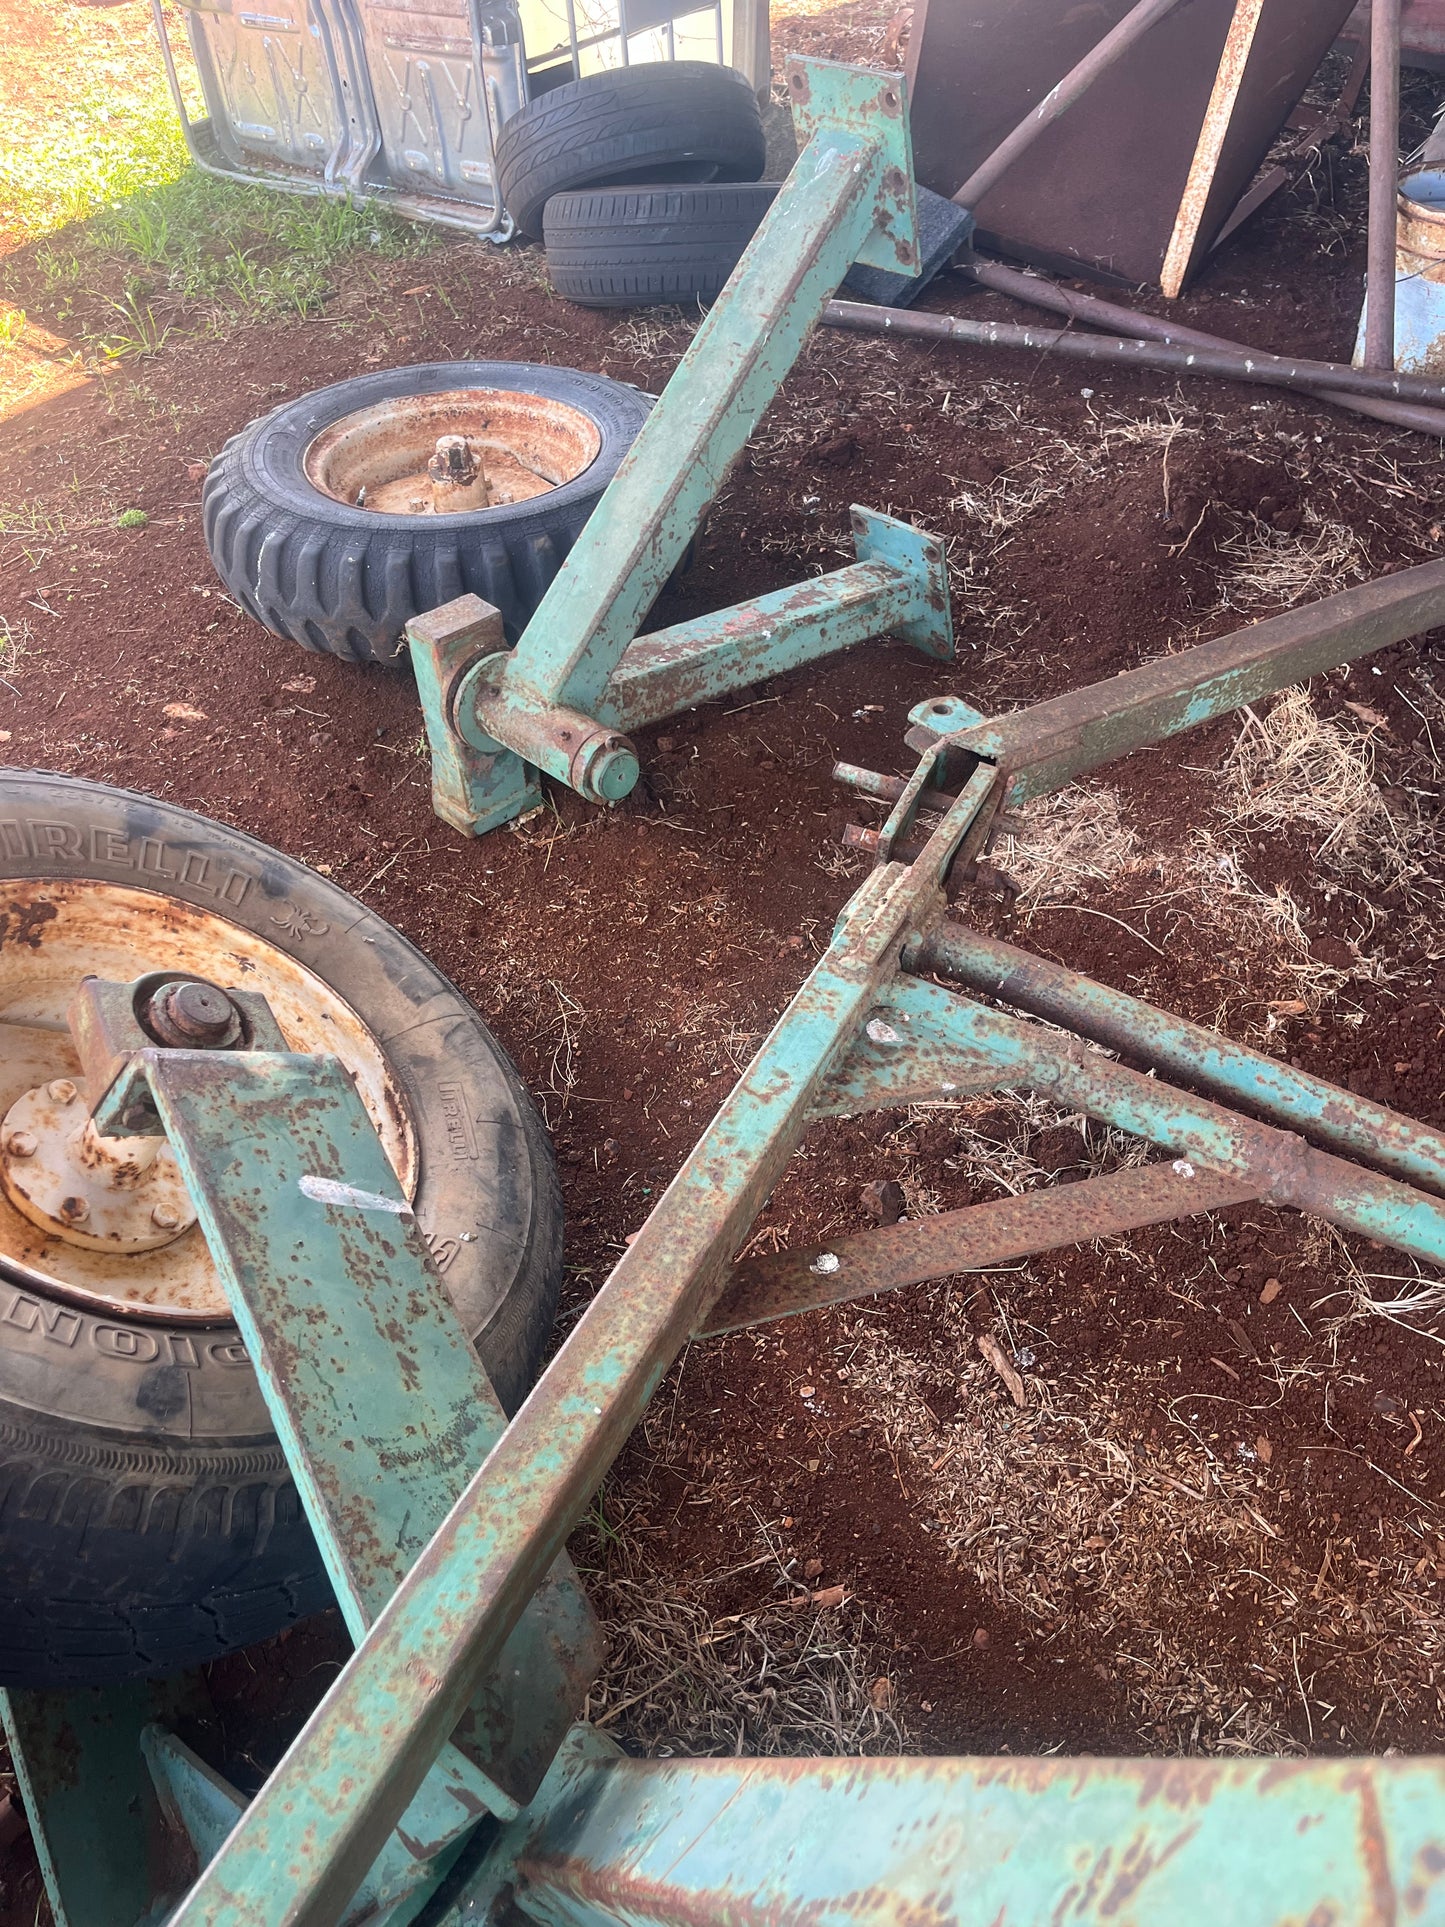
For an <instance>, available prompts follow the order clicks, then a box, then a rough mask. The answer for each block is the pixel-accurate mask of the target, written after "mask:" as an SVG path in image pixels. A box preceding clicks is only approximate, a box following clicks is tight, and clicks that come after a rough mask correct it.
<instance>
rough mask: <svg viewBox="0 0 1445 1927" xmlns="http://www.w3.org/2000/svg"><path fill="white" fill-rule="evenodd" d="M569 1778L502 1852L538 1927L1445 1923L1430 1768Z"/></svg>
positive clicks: (652, 1765) (1079, 1763) (925, 1765)
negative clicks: (537, 1820)
mask: <svg viewBox="0 0 1445 1927" xmlns="http://www.w3.org/2000/svg"><path fill="white" fill-rule="evenodd" d="M558 1780H559V1783H558V1784H557V1786H556V1788H555V1790H553V1789H551V1788H549V1792H550V1793H551V1798H550V1800H549V1804H548V1810H547V1811H546V1813H545V1815H544V1816H543V1817H542V1819H541V1822H540V1825H536V1826H534V1828H533V1829H532V1831H531V1832H530V1834H529V1835H527V1836H526V1837H524V1838H522V1839H520V1840H519V1841H518V1843H517V1844H515V1845H510V1859H509V1871H510V1884H511V1888H512V1891H513V1893H514V1895H515V1898H516V1901H517V1903H518V1905H519V1906H520V1907H521V1908H522V1909H523V1911H524V1912H525V1913H527V1914H529V1915H530V1916H531V1917H532V1919H533V1920H535V1921H538V1922H540V1923H541V1927H705V1924H709V1923H711V1924H713V1927H780V1924H785V1927H801V1923H807V1927H859V1923H860V1922H865V1921H866V1922H877V1923H882V1927H904V1924H905V1923H919V1922H933V1923H947V1927H1182V1924H1183V1923H1187V1922H1194V1923H1199V1927H1206V1923H1207V1924H1208V1927H1286V1923H1294V1924H1297V1927H1304V1924H1305V1923H1315V1924H1316V1927H1326V1924H1327V1923H1335V1924H1336V1927H1346V1923H1348V1924H1349V1927H1395V1923H1397V1922H1398V1923H1403V1922H1405V1921H1410V1922H1415V1923H1419V1924H1420V1927H1440V1923H1442V1922H1445V1761H1442V1760H1440V1759H1434V1758H1425V1759H1413V1760H1404V1759H1390V1760H1382V1759H1352V1760H1344V1759H1341V1760H1294V1759H1263V1760H1260V1759H1256V1760H1229V1761H1224V1760H1108V1759H1084V1760H1078V1759H1057V1758H1047V1759H1028V1760H1015V1759H1007V1758H992V1759H922V1760H920V1759H866V1760H837V1759H833V1760H793V1759H783V1760H776V1759H767V1760H716V1759H710V1760H618V1761H596V1762H592V1761H587V1760H585V1759H578V1760H576V1761H575V1762H573V1763H572V1764H571V1765H570V1767H569V1770H568V1771H567V1772H566V1773H565V1775H559V1776H558ZM525 1826H526V1822H522V1823H520V1824H519V1826H518V1827H517V1828H516V1829H513V1830H512V1831H513V1832H514V1833H515V1834H518V1835H521V1834H522V1833H523V1829H524V1828H525ZM480 1917H481V1916H480V1915H474V1916H473V1918H480Z"/></svg>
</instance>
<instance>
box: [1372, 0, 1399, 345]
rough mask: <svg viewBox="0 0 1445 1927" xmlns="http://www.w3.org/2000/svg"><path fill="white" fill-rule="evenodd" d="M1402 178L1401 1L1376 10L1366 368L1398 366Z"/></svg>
mask: <svg viewBox="0 0 1445 1927" xmlns="http://www.w3.org/2000/svg"><path fill="white" fill-rule="evenodd" d="M1399 174H1400V0H1373V4H1372V5H1371V8H1370V214H1369V222H1370V225H1369V242H1368V265H1367V268H1366V280H1365V366H1366V367H1367V368H1374V369H1383V368H1393V367H1394V365H1395V197H1396V194H1397V192H1398V189H1399Z"/></svg>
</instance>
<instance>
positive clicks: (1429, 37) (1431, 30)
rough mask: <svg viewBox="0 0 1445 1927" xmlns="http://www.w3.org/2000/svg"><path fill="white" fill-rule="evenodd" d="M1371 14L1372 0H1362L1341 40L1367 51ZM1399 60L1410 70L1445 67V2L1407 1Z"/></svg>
mask: <svg viewBox="0 0 1445 1927" xmlns="http://www.w3.org/2000/svg"><path fill="white" fill-rule="evenodd" d="M1370 12H1371V8H1370V0H1359V5H1358V6H1357V7H1356V8H1355V10H1354V12H1353V13H1352V14H1351V15H1350V17H1349V19H1348V20H1347V21H1346V22H1345V24H1344V27H1343V28H1342V29H1341V37H1342V38H1345V39H1349V40H1353V41H1354V42H1355V43H1356V45H1357V46H1364V47H1367V46H1368V45H1369V43H1370ZM1400 57H1401V59H1402V60H1403V61H1404V62H1405V64H1406V65H1407V66H1411V65H1415V66H1423V67H1429V68H1433V69H1437V70H1438V69H1439V68H1441V67H1445V0H1405V4H1404V7H1403V8H1402V10H1401V14H1400Z"/></svg>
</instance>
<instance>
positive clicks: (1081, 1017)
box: [907, 923, 1445, 1193]
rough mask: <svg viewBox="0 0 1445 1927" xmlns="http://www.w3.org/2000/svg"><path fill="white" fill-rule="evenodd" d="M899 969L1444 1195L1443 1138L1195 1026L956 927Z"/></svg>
mask: <svg viewBox="0 0 1445 1927" xmlns="http://www.w3.org/2000/svg"><path fill="white" fill-rule="evenodd" d="M907 961H908V967H909V968H910V969H912V970H916V971H919V972H924V973H929V974H931V975H933V976H938V977H945V978H947V979H948V981H949V982H950V983H957V984H963V985H965V986H966V987H967V988H968V989H970V990H974V991H982V992H984V993H985V994H986V995H988V996H990V997H997V998H999V999H1000V1001H1001V1002H1003V1003H1006V1004H1010V1005H1012V1007H1013V1008H1014V1009H1015V1010H1022V1011H1026V1012H1027V1013H1028V1014H1029V1015H1030V1016H1031V1017H1042V1018H1045V1019H1046V1020H1047V1021H1048V1022H1049V1023H1052V1024H1061V1025H1063V1026H1065V1027H1066V1028H1067V1029H1069V1030H1073V1031H1077V1032H1078V1033H1079V1034H1080V1035H1081V1036H1083V1037H1087V1038H1090V1039H1091V1040H1092V1041H1093V1042H1094V1043H1096V1044H1104V1045H1107V1046H1108V1047H1109V1049H1111V1050H1117V1051H1120V1052H1122V1053H1123V1054H1124V1055H1125V1056H1126V1057H1127V1058H1129V1059H1131V1060H1132V1061H1133V1062H1134V1063H1136V1064H1146V1065H1148V1066H1150V1067H1151V1068H1154V1069H1157V1070H1160V1071H1165V1072H1167V1073H1168V1074H1169V1076H1171V1077H1177V1078H1179V1079H1180V1080H1181V1081H1182V1082H1184V1083H1186V1084H1188V1085H1189V1086H1191V1087H1192V1088H1193V1089H1195V1090H1199V1091H1203V1092H1207V1093H1208V1094H1210V1095H1211V1096H1214V1097H1219V1098H1224V1099H1227V1100H1228V1101H1229V1102H1230V1103H1234V1104H1240V1105H1243V1106H1244V1107H1245V1108H1247V1109H1248V1110H1249V1111H1250V1112H1252V1113H1253V1114H1254V1115H1256V1116H1260V1117H1264V1118H1267V1119H1268V1120H1269V1121H1270V1122H1271V1123H1273V1124H1278V1125H1280V1126H1281V1127H1282V1128H1284V1129H1286V1130H1290V1131H1297V1132H1298V1133H1299V1134H1300V1136H1301V1137H1304V1138H1307V1139H1309V1140H1310V1141H1311V1142H1312V1143H1315V1144H1320V1145H1325V1146H1328V1147H1329V1148H1330V1149H1332V1150H1335V1151H1340V1152H1343V1153H1344V1154H1345V1155H1346V1156H1348V1157H1354V1158H1358V1159H1360V1161H1361V1162H1362V1163H1365V1164H1369V1165H1372V1166H1374V1167H1375V1168H1376V1169H1377V1170H1381V1171H1388V1172H1391V1173H1393V1174H1394V1175H1395V1176H1396V1177H1399V1178H1404V1179H1406V1180H1407V1181H1408V1182H1410V1183H1412V1184H1419V1185H1424V1186H1426V1187H1427V1188H1428V1189H1429V1190H1431V1191H1435V1192H1442V1193H1445V1135H1442V1134H1441V1133H1440V1132H1439V1131H1434V1130H1431V1128H1430V1127H1429V1126H1428V1125H1426V1124H1419V1123H1417V1122H1416V1121H1415V1119H1414V1118H1410V1117H1405V1116H1403V1115H1402V1114H1401V1113H1400V1112H1399V1111H1392V1110H1389V1109H1388V1108H1387V1107H1386V1106H1385V1105H1383V1104H1376V1103H1374V1102H1372V1100H1371V1099H1369V1098H1366V1097H1359V1096H1357V1095H1356V1094H1355V1093H1354V1092H1353V1091H1342V1090H1341V1089H1339V1087H1338V1086H1337V1085H1334V1084H1327V1083H1326V1082H1325V1081H1324V1079H1323V1078H1319V1077H1312V1076H1311V1075H1310V1074H1309V1072H1308V1071H1300V1070H1295V1069H1294V1068H1293V1067H1292V1066H1291V1065H1288V1064H1281V1063H1279V1062H1278V1061H1277V1060H1276V1059H1275V1058H1272V1057H1267V1056H1266V1055H1265V1054H1264V1053H1263V1052H1262V1051H1256V1050H1250V1049H1249V1048H1248V1047H1247V1046H1246V1045H1244V1044H1235V1043H1232V1042H1231V1041H1230V1040H1229V1039H1228V1038H1227V1037H1221V1036H1220V1035H1219V1033H1218V1031H1213V1030H1207V1029H1206V1028H1205V1027H1204V1026H1203V1025H1202V1024H1191V1023H1188V1022H1186V1021H1185V1019H1184V1018H1182V1017H1175V1016H1173V1015H1171V1014H1170V1013H1169V1012H1167V1011H1163V1010H1159V1009H1157V1008H1156V1007H1155V1006H1154V1005H1153V1004H1147V1003H1144V1002H1142V1001H1141V1000H1140V999H1139V998H1137V997H1129V996H1126V995H1125V994H1124V993H1123V992H1122V991H1118V990H1111V989H1109V988H1108V986H1107V985H1105V984H1100V983H1096V982H1094V980H1093V979H1092V978H1090V977H1085V976H1082V975H1081V974H1080V973H1079V972H1078V971H1076V970H1068V969H1066V968H1065V967H1064V965H1062V964H1056V963H1050V962H1048V961H1047V960H1046V959H1045V958H1043V957H1036V956H1034V955H1032V954H1031V953H1030V952H1029V951H1027V950H1019V949H1017V948H1016V947H1015V946H1014V945H1013V944H1011V943H1004V942H1002V941H1001V940H1000V939H999V938H997V937H987V936H984V935H983V934H982V933H981V932H979V931H977V930H972V929H969V928H967V927H966V926H965V925H963V924H957V923H940V924H937V925H935V927H934V928H933V929H932V930H931V931H930V932H929V933H928V935H927V936H926V937H924V938H923V940H922V941H921V943H920V944H919V945H918V946H917V948H916V950H915V951H914V952H912V953H911V954H910V956H909V958H908V960H907Z"/></svg>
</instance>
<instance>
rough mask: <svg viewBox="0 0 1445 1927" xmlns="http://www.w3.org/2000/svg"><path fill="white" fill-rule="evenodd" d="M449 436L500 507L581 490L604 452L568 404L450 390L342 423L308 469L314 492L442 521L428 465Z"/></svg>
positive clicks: (512, 393)
mask: <svg viewBox="0 0 1445 1927" xmlns="http://www.w3.org/2000/svg"><path fill="white" fill-rule="evenodd" d="M444 435H460V436H462V437H464V438H465V440H466V442H467V444H468V446H469V448H470V449H471V451H472V453H473V455H474V457H475V458H476V459H477V460H478V461H479V462H480V463H481V466H482V468H483V469H484V470H485V474H486V480H487V496H488V498H489V505H490V506H492V507H500V506H502V505H504V504H506V503H508V502H524V501H527V500H528V499H529V498H530V497H532V496H534V495H543V494H545V493H546V492H547V491H548V490H549V489H554V488H558V487H560V485H561V484H562V483H563V482H570V481H574V480H575V479H576V477H577V476H579V475H581V474H583V473H584V472H585V471H586V470H587V469H588V468H590V467H591V466H592V464H593V462H595V461H596V459H597V456H598V454H599V452H600V451H601V448H602V436H601V433H600V432H599V430H598V428H597V425H596V423H595V422H593V421H591V420H590V419H589V418H588V417H587V416H586V415H584V414H583V413H582V411H581V409H580V408H571V407H569V406H568V405H567V403H566V402H560V401H550V400H548V399H547V397H546V396H543V395H529V394H525V393H523V392H521V391H520V390H512V389H505V388H452V389H447V390H445V391H444V392H441V393H438V394H433V395H397V396H395V397H393V398H392V399H390V400H387V401H381V402H376V403H374V404H373V405H372V406H371V407H370V408H358V409H357V410H356V411H355V413H354V414H351V415H344V416H343V417H342V418H341V420H340V421H339V422H333V423H332V424H331V426H330V427H329V428H324V429H322V431H321V433H320V434H319V435H318V436H317V437H316V439H315V440H314V441H313V442H312V443H311V444H310V446H309V447H308V448H307V450H306V454H305V456H304V457H303V461H302V466H303V468H304V469H305V473H306V478H307V480H308V481H309V482H310V483H311V484H312V486H313V487H314V488H318V489H320V490H321V492H322V494H323V495H329V496H330V497H331V499H332V500H333V501H335V502H344V503H346V504H347V506H348V507H350V508H365V509H374V510H375V511H376V512H377V513H378V514H384V515H434V514H436V513H438V502H437V500H436V498H435V494H434V491H433V488H432V486H431V480H430V477H429V475H428V472H427V463H428V461H429V460H430V459H431V457H432V456H433V455H434V453H435V452H436V445H437V442H438V441H439V440H440V438H441V437H442V436H444ZM462 506H470V504H463V505H462ZM442 512H445V511H444V510H443V511H442Z"/></svg>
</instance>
